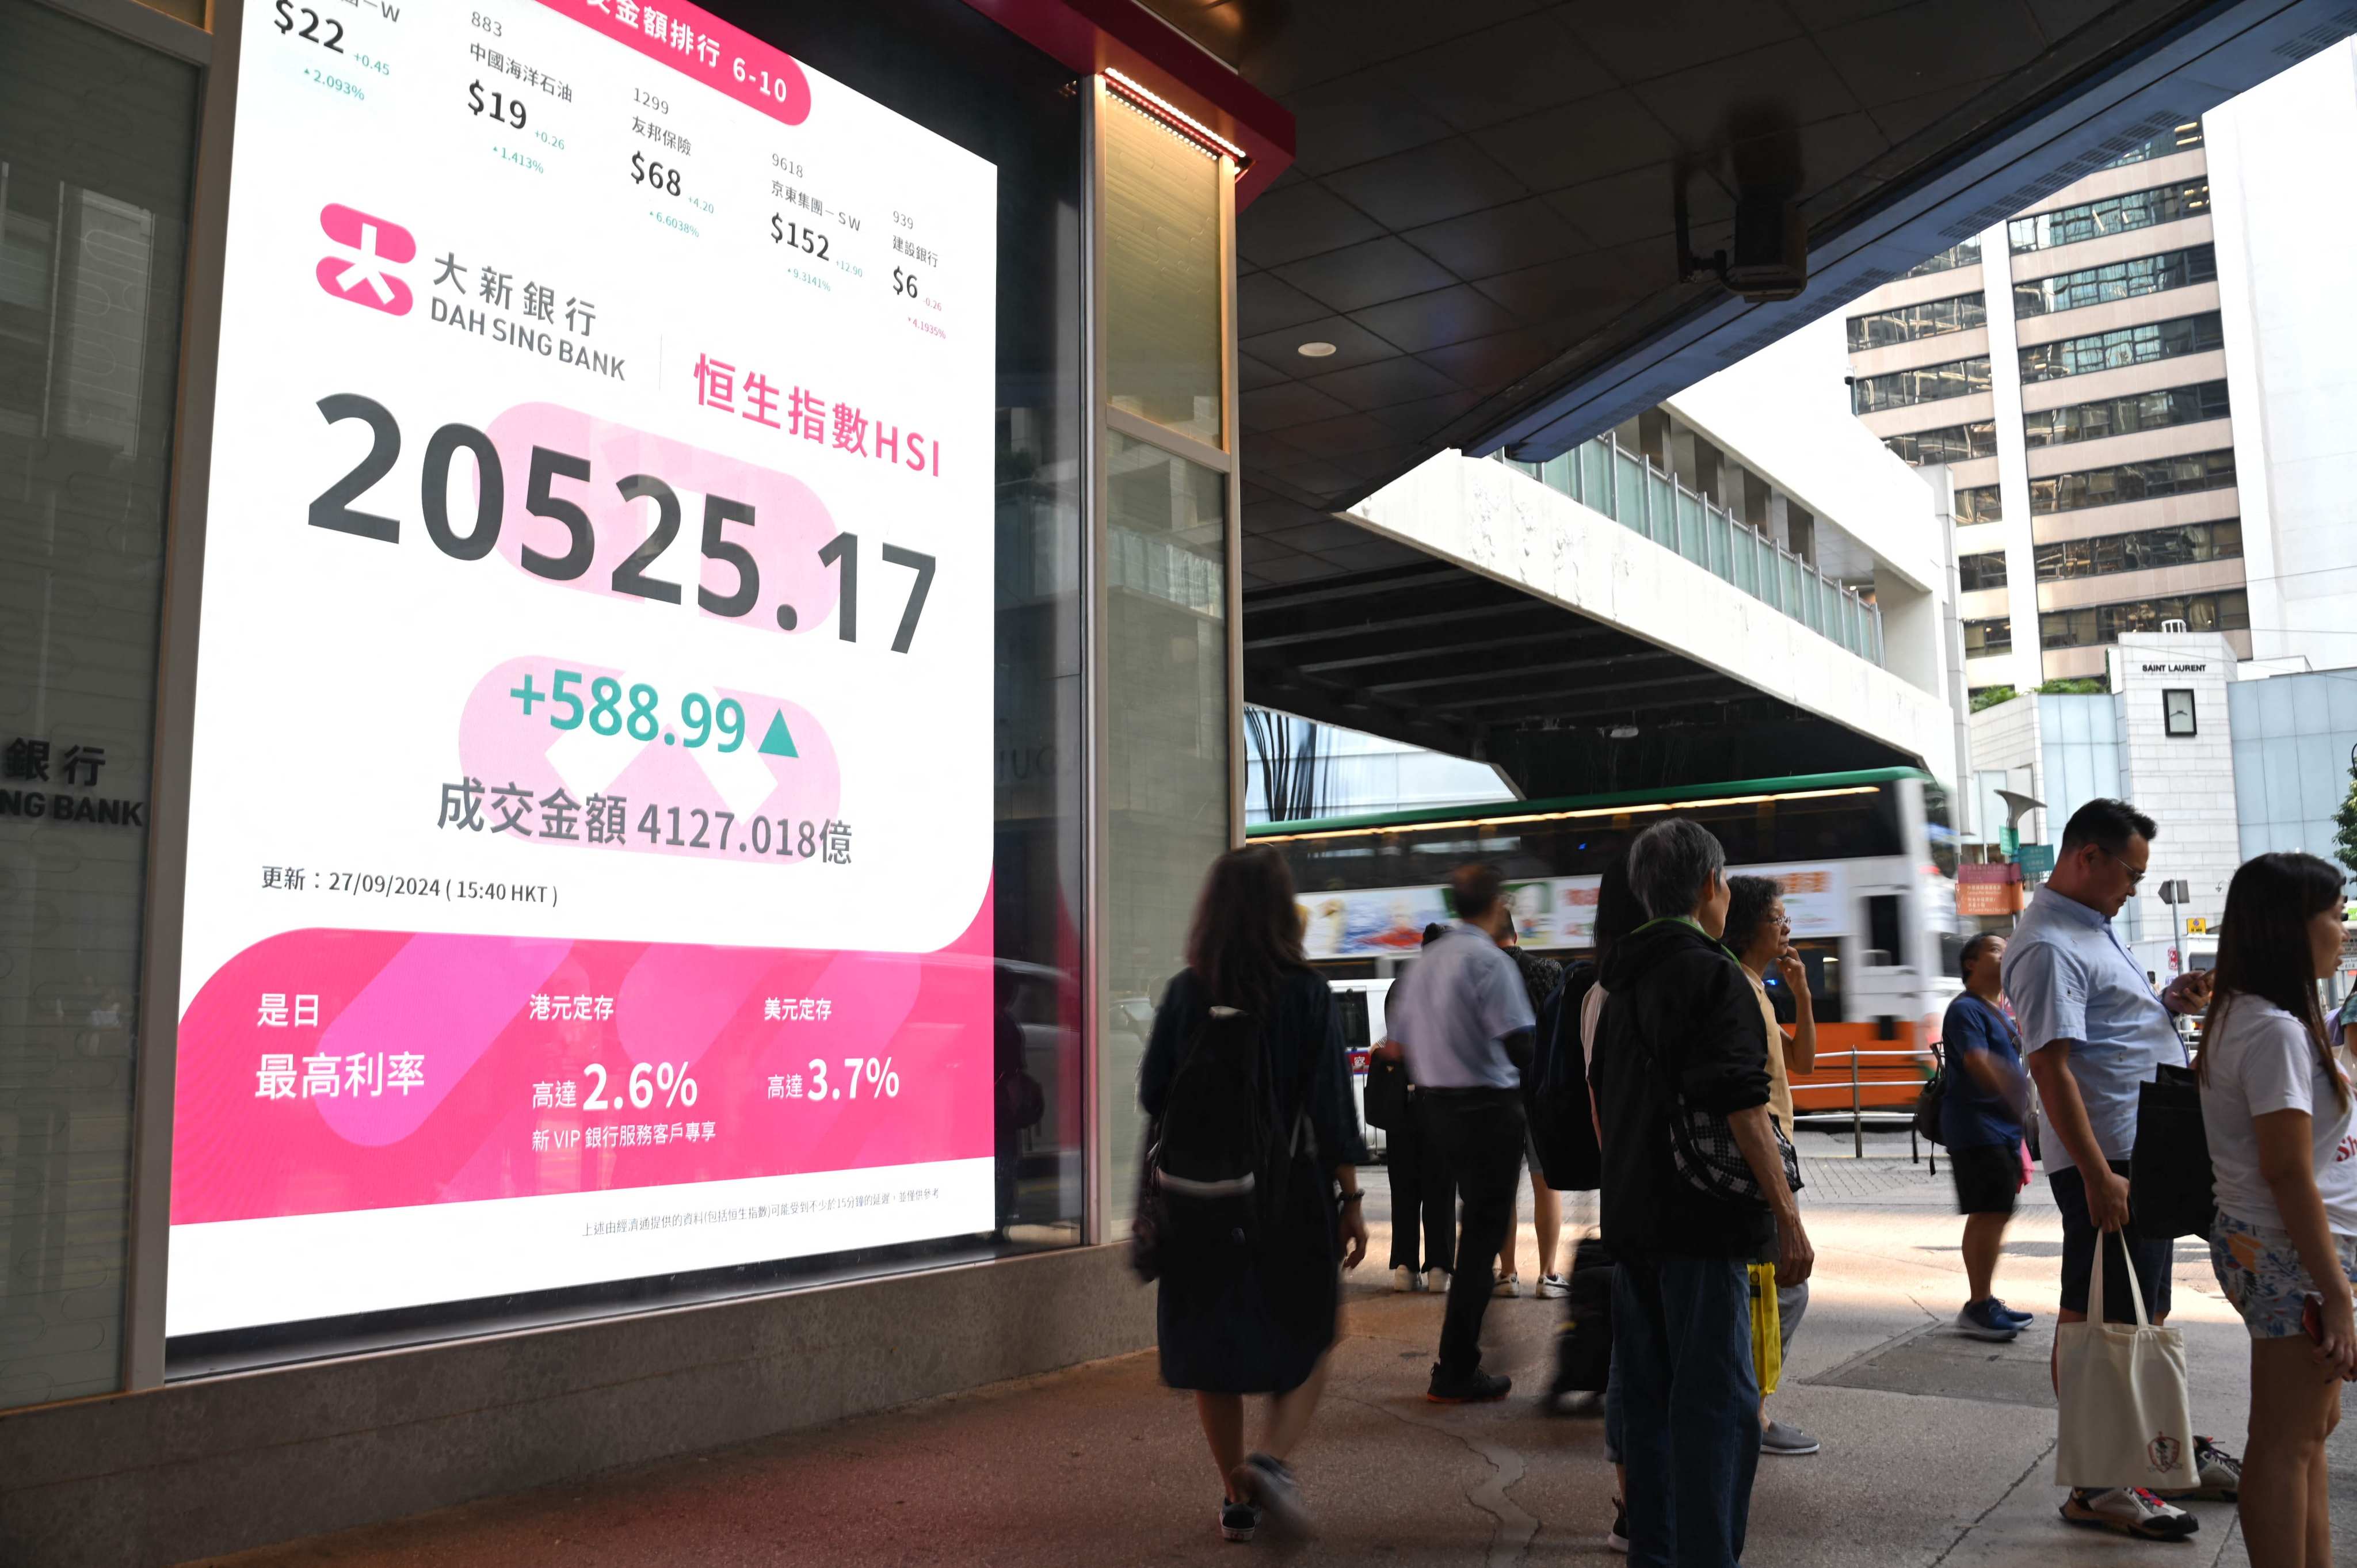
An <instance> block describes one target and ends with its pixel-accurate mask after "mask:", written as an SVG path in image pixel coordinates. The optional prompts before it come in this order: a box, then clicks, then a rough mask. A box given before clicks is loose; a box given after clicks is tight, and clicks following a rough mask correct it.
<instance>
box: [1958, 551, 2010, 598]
mask: <svg viewBox="0 0 2357 1568" xmlns="http://www.w3.org/2000/svg"><path fill="white" fill-rule="evenodd" d="M1956 585H1957V586H1959V587H1961V588H1962V589H1963V590H1964V592H1965V593H1968V594H1969V593H1972V592H1974V591H1975V589H1980V588H2002V587H2004V586H2005V552H2004V551H2002V550H1990V551H1986V552H1984V553H1979V554H1975V555H1959V556H1957V557H1956Z"/></svg>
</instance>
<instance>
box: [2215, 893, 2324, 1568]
mask: <svg viewBox="0 0 2357 1568" xmlns="http://www.w3.org/2000/svg"><path fill="white" fill-rule="evenodd" d="M2340 956H2341V868H2340V867H2338V866H2336V865H2330V864H2329V863H2327V862H2325V861H2322V860H2319V859H2318V858H2317V857H2316V856H2314V855H2311V854H2263V855H2260V856H2259V857H2258V858H2256V859H2255V860H2252V861H2249V862H2247V863H2246V864H2245V865H2244V866H2243V868H2242V869H2241V870H2240V871H2237V872H2236V873H2234V880H2233V885H2232V886H2229V887H2228V888H2227V890H2226V918H2225V922H2224V930H2223V934H2222V937H2221V939H2220V941H2219V945H2218V970H2217V990H2216V994H2215V997H2214V999H2213V1000H2212V1003H2211V1004H2210V1022H2209V1026H2208V1027H2207V1028H2206V1029H2205V1030H2204V1031H2203V1040H2204V1044H2203V1047H2202V1051H2201V1064H2200V1071H2201V1122H2202V1125H2203V1127H2204V1128H2205V1129H2206V1131H2207V1132H2208V1133H2209V1136H2210V1159H2211V1165H2212V1169H2213V1171H2214V1173H2215V1176H2216V1180H2217V1196H2218V1217H2217V1219H2216V1221H2215V1222H2214V1224H2213V1225H2212V1230H2211V1235H2210V1260H2211V1265H2212V1268H2214V1269H2215V1270H2216V1271H2217V1273H2218V1283H2220V1284H2221V1285H2222V1286H2224V1287H2225V1291H2226V1295H2227V1298H2228V1299H2229V1300H2231V1301H2233V1304H2234V1306H2235V1308H2236V1310H2237V1311H2239V1312H2241V1313H2242V1315H2243V1321H2244V1324H2245V1325H2246V1326H2248V1327H2249V1329H2250V1331H2251V1442H2250V1447H2249V1449H2248V1450H2247V1451H2246V1452H2245V1453H2244V1456H2243V1484H2242V1498H2241V1504H2240V1507H2241V1511H2242V1520H2243V1535H2244V1541H2246V1542H2247V1543H2248V1546H2249V1550H2250V1557H2251V1563H2252V1568H2325V1565H2326V1564H2329V1563H2330V1562H2331V1561H2332V1516H2331V1512H2330V1500H2329V1498H2328V1495H2327V1480H2326V1470H2325V1451H2324V1440H2325V1438H2326V1437H2327V1436H2328V1435H2330V1433H2331V1431H2332V1429H2333V1427H2334V1426H2335V1425H2336V1424H2337V1423H2339V1421H2340V1419H2341V1380H2344V1379H2347V1378H2350V1377H2352V1376H2357V1321H2352V1314H2351V1303H2350V1282H2351V1281H2352V1279H2357V1159H2352V1155H2357V1139H2352V1138H2351V1136H2350V1132H2349V1122H2350V1098H2351V1096H2350V1087H2349V1079H2348V1076H2347V1074H2346V1073H2345V1072H2343V1070H2342V1069H2341V1062H2340V1060H2339V1058H2338V1056H2337V1054H2336V1053H2335V1052H2334V1050H2333V1048H2332V1045H2331V1036H2330V1035H2329V1034H2328V1033H2327V1032H2326V1028H2325V1022H2324V1015H2323V1012H2322V1009H2321V1008H2319V1006H2318V1004H2317V995H2316V983H2317V981H2319V979H2321V978H2323V977H2324V976H2326V975H2328V974H2330V973H2331V972H2332V971H2333V967H2334V965H2335V964H2336V963H2338V962H2339V961H2340ZM2310 1308H2312V1309H2313V1310H2312V1311H2310V1310H2309V1309H2310ZM2303 1316H2306V1317H2307V1318H2308V1323H2307V1325H2306V1326H2303Z"/></svg>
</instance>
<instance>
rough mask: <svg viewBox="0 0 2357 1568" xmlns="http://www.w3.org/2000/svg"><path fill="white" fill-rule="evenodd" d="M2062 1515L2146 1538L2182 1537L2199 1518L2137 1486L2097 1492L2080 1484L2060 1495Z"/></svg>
mask: <svg viewBox="0 0 2357 1568" xmlns="http://www.w3.org/2000/svg"><path fill="white" fill-rule="evenodd" d="M2062 1518H2063V1519H2064V1520H2065V1521H2067V1522H2069V1523H2071V1524H2082V1525H2085V1526H2087V1527H2089V1528H2090V1529H2094V1530H2118V1531H2119V1532H2120V1533H2121V1534H2122V1535H2133V1536H2137V1537H2140V1538H2141V1539H2143V1540H2146V1541H2182V1540H2184V1539H2185V1538H2186V1537H2187V1536H2189V1535H2191V1534H2192V1533H2193V1532H2194V1531H2195V1530H2200V1529H2201V1520H2198V1519H2195V1518H2194V1517H2193V1516H2192V1515H2191V1514H2190V1513H2187V1512H2186V1511H2185V1510H2184V1509H2180V1508H2172V1507H2170V1506H2169V1504H2167V1503H2165V1502H2162V1501H2161V1500H2160V1499H2159V1498H2157V1497H2155V1496H2153V1495H2152V1494H2151V1493H2150V1492H2147V1491H2146V1490H2145V1489H2144V1488H2143V1487H2112V1488H2111V1489H2110V1490H2109V1491H2100V1492H2099V1491H2096V1490H2093V1488H2091V1487H2080V1488H2079V1489H2078V1490H2077V1491H2074V1492H2072V1494H2071V1495H2070V1496H2069V1497H2067V1498H2063V1499H2062Z"/></svg>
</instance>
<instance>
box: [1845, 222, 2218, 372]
mask: <svg viewBox="0 0 2357 1568" xmlns="http://www.w3.org/2000/svg"><path fill="white" fill-rule="evenodd" d="M2217 280H2218V251H2217V247H2216V246H2214V245H2189V246H2187V247H2186V248H2185V249H2184V250H2182V251H2164V252H2161V253H2160V254H2158V255H2157V256H2137V257H2135V258H2133V259H2132V260H2129V261H2125V262H2113V263H2110V264H2109V265H2106V266H2100V267H2087V268H2084V269H2083V270H2081V271H2079V272H2075V273H2058V274H2055V275H2054V276H2052V277H2047V278H2030V279H2028V280H2026V281H2020V282H2017V283H2015V285H2013V313H2014V314H2015V315H2016V316H2050V315H2052V314H2053V313H2054V312H2056V311H2058V310H2078V309H2081V308H2083V306H2090V305H2104V304H2107V303H2109V302H2110V301H2112V300H2115V299H2134V298H2135V297H2136V295H2144V294H2160V293H2163V292H2165V291H2166V290H2169V289H2172V288H2185V287H2187V286H2189V285H2193V284H2197V283H2215V282H2216V281H2217ZM1856 326H1857V322H1856V321H1855V320H1853V321H1852V322H1851V327H1852V328H1853V329H1855V328H1856ZM1855 335H1856V334H1855V330H1853V333H1852V336H1853V337H1855ZM1850 347H1852V348H1856V347H1857V344H1856V343H1855V342H1853V343H1852V344H1851V345H1850Z"/></svg>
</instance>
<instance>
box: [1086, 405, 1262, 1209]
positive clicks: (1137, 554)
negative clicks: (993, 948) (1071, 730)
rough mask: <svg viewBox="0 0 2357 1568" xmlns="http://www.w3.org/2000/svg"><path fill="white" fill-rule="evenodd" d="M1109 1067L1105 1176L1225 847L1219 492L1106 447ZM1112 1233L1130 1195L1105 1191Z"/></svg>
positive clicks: (1120, 1187) (1126, 443)
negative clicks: (1150, 1035) (1158, 1012)
mask: <svg viewBox="0 0 2357 1568" xmlns="http://www.w3.org/2000/svg"><path fill="white" fill-rule="evenodd" d="M1105 461H1106V469H1107V477H1106V486H1105V491H1106V500H1107V511H1106V526H1105V533H1106V542H1107V547H1108V555H1109V559H1108V561H1107V563H1106V576H1107V584H1106V598H1105V630H1106V649H1107V661H1106V666H1105V682H1106V690H1107V697H1108V702H1107V712H1108V714H1109V715H1110V718H1109V721H1108V727H1107V729H1106V731H1105V742H1104V745H1105V794H1106V802H1107V804H1106V829H1107V839H1106V843H1105V902H1104V963H1103V971H1104V993H1103V1004H1104V1008H1105V1013H1104V1018H1105V1036H1104V1039H1105V1060H1104V1062H1103V1095H1104V1098H1103V1113H1104V1118H1105V1125H1106V1127H1107V1128H1108V1129H1109V1130H1110V1134H1111V1149H1110V1151H1109V1158H1110V1159H1111V1161H1112V1165H1111V1167H1110V1168H1111V1169H1112V1170H1113V1171H1114V1172H1116V1173H1121V1172H1129V1171H1134V1170H1135V1169H1136V1167H1137V1141H1138V1137H1139V1134H1140V1133H1142V1132H1143V1131H1144V1128H1143V1125H1142V1123H1141V1122H1140V1119H1139V1115H1138V1110H1137V1069H1138V1064H1139V1062H1140V1061H1142V1060H1143V1059H1144V1057H1145V1050H1146V1034H1147V1031H1148V1030H1149V1029H1150V1028H1151V1027H1152V1025H1153V1018H1154V1007H1155V1004H1157V1003H1158V1002H1159V1001H1160V1000H1161V998H1162V987H1163V985H1164V983H1166V982H1168V980H1169V978H1170V977H1171V976H1172V975H1174V974H1176V973H1178V972H1179V971H1180V970H1181V969H1184V968H1185V967H1186V960H1185V957H1184V956H1183V955H1184V951H1185V948H1186V942H1187V923H1188V921H1189V918H1191V917H1192V914H1193V911H1194V907H1195V895H1196V893H1197V891H1198V890H1199V888H1200V886H1201V884H1202V879H1203V873H1204V871H1205V869H1206V868H1207V867H1209V866H1210V865H1211V862H1212V861H1213V860H1214V859H1215V858H1217V857H1218V856H1219V855H1220V854H1222V853H1223V852H1224V851H1225V850H1226V849H1227V847H1228V813H1227V807H1226V802H1227V799H1228V725H1229V716H1230V715H1229V713H1228V664H1227V535H1228V529H1227V499H1226V481H1225V480H1224V479H1223V478H1222V477H1221V476H1220V475H1218V474H1215V473H1213V472H1211V470H1210V469H1208V468H1200V467H1196V466H1195V465H1193V464H1191V463H1189V462H1186V461H1184V460H1183V459H1180V458H1178V457H1174V456H1169V455H1168V454H1167V453H1165V452H1162V451H1159V450H1157V448H1155V447H1152V446H1146V444H1145V443H1143V442H1139V441H1132V440H1130V439H1128V438H1127V437H1125V436H1124V435H1121V434H1119V433H1118V432H1114V433H1110V434H1109V435H1107V436H1106V451H1105ZM1106 1190H1107V1193H1108V1195H1109V1198H1110V1203H1111V1206H1112V1209H1113V1221H1114V1227H1115V1229H1116V1230H1118V1229H1119V1228H1120V1227H1121V1226H1123V1225H1125V1224H1126V1223H1127V1222H1128V1219H1129V1212H1130V1206H1131V1204H1132V1203H1133V1202H1134V1201H1135V1193H1134V1192H1133V1191H1132V1190H1131V1188H1130V1186H1129V1184H1128V1181H1127V1179H1126V1177H1125V1176H1119V1175H1116V1176H1115V1177H1114V1179H1113V1180H1112V1181H1110V1182H1108V1183H1107V1184H1106Z"/></svg>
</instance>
